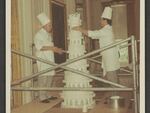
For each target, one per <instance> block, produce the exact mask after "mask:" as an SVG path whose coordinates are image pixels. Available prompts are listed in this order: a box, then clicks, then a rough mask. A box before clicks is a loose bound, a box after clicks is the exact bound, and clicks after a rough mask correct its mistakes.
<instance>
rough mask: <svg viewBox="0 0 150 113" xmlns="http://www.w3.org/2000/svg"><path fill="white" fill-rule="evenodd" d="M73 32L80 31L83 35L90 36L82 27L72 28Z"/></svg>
mask: <svg viewBox="0 0 150 113" xmlns="http://www.w3.org/2000/svg"><path fill="white" fill-rule="evenodd" d="M72 29H73V30H76V31H80V32H81V33H83V34H84V35H86V36H88V30H86V29H83V28H81V27H74V28H72Z"/></svg>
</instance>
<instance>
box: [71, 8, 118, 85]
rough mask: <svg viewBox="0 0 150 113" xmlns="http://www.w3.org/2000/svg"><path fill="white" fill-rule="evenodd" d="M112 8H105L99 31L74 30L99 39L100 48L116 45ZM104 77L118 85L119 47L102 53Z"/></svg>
mask: <svg viewBox="0 0 150 113" xmlns="http://www.w3.org/2000/svg"><path fill="white" fill-rule="evenodd" d="M111 17H112V8H111V7H105V9H104V11H103V13H102V16H101V20H100V26H101V29H99V30H94V31H91V30H85V29H83V28H81V27H74V28H73V30H77V31H80V32H82V33H83V34H84V35H87V36H88V37H91V38H92V39H99V44H100V48H103V47H105V46H108V45H110V44H112V43H114V41H115V40H114V34H113V31H112V26H111ZM101 55H102V68H103V72H104V73H103V76H104V77H105V78H106V79H107V80H109V81H112V82H115V83H118V77H117V71H118V70H119V68H120V64H119V55H118V49H117V47H113V48H110V49H107V50H105V51H102V52H101Z"/></svg>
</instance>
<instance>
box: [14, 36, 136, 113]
mask: <svg viewBox="0 0 150 113" xmlns="http://www.w3.org/2000/svg"><path fill="white" fill-rule="evenodd" d="M130 40H131V44H128V45H127V46H130V45H131V47H132V63H133V73H132V72H130V71H129V70H126V69H122V71H125V72H128V74H132V75H133V82H134V86H133V88H128V87H126V86H123V85H120V84H117V83H113V82H110V81H108V80H105V79H102V78H99V77H96V76H93V75H92V74H89V73H84V72H81V71H79V70H75V69H72V68H69V67H67V66H66V65H68V64H71V63H73V62H76V61H79V60H82V59H84V58H87V57H90V56H92V55H94V54H97V53H99V52H102V51H104V50H106V49H109V48H112V47H114V46H116V45H120V44H121V43H124V42H128V41H130ZM135 43H136V42H135V38H134V36H131V37H130V38H128V39H125V40H123V41H119V42H116V43H114V44H111V45H108V46H106V47H104V48H101V49H98V50H95V51H93V52H90V53H88V54H85V55H82V56H79V57H78V58H74V59H71V60H68V61H67V62H65V63H62V64H55V63H53V62H50V61H47V60H43V59H41V58H38V57H34V56H31V55H28V54H24V53H20V52H18V51H15V50H12V53H15V54H18V55H20V56H24V57H27V58H30V59H35V60H38V61H41V62H43V63H46V64H49V65H53V67H51V68H49V69H46V70H43V71H40V72H38V73H35V74H32V75H29V76H27V77H24V78H23V79H21V80H18V81H15V82H13V83H12V84H11V85H12V88H11V89H12V90H14V91H39V90H42V91H45V90H46V91H52V90H55V91H56V90H57V91H60V90H63V91H133V94H134V102H135V106H134V107H135V113H138V112H139V111H138V96H137V93H138V90H139V89H138V88H137V87H139V77H138V67H137V50H136V44H135ZM124 47H126V46H124ZM100 56H101V55H97V56H95V57H92V58H98V57H100ZM87 59H88V60H90V61H93V62H97V63H100V62H98V61H97V60H94V59H91V58H87ZM57 68H62V69H65V70H68V71H71V72H73V73H77V74H80V75H82V76H86V77H89V78H91V79H94V80H98V81H101V82H104V83H108V84H110V85H113V86H116V87H119V88H67V87H65V88H58V87H51V88H32V87H13V86H16V85H18V84H20V83H23V82H25V81H28V80H30V79H32V78H34V77H37V76H40V75H41V74H44V73H46V72H49V71H52V70H55V69H57ZM59 71H62V70H59ZM59 71H58V72H59Z"/></svg>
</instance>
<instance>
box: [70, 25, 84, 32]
mask: <svg viewBox="0 0 150 113" xmlns="http://www.w3.org/2000/svg"><path fill="white" fill-rule="evenodd" d="M81 29H82V28H81V27H80V26H77V27H73V28H72V30H76V31H81Z"/></svg>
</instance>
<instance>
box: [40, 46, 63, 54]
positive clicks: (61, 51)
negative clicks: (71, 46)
mask: <svg viewBox="0 0 150 113" xmlns="http://www.w3.org/2000/svg"><path fill="white" fill-rule="evenodd" d="M49 50H50V51H53V52H55V53H59V54H62V53H64V52H65V51H64V50H62V49H61V48H58V47H54V46H43V47H42V48H41V51H49Z"/></svg>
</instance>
